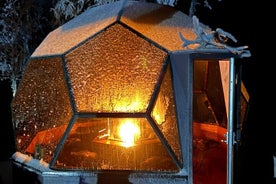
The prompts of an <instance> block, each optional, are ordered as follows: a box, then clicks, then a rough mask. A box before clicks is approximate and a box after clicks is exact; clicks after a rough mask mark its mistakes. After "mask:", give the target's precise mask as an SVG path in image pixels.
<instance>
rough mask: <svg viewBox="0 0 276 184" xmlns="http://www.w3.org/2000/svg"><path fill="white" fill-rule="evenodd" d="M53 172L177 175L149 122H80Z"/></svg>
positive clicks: (136, 120)
mask: <svg viewBox="0 0 276 184" xmlns="http://www.w3.org/2000/svg"><path fill="white" fill-rule="evenodd" d="M52 168H53V169H73V170H74V169H77V170H78V169H81V170H83V169H84V170H115V171H116V170H138V171H166V172H175V171H177V167H176V166H175V164H174V162H173V160H172V159H171V157H170V155H169V154H168V152H167V150H166V148H165V147H164V145H162V144H161V142H160V140H159V139H158V137H157V136H156V134H155V132H154V130H153V129H152V127H151V126H150V124H149V122H148V121H147V119H146V118H114V117H104V118H79V119H77V120H76V122H75V123H74V125H73V127H72V129H71V131H70V133H69V135H68V137H67V138H66V141H65V143H64V145H63V147H62V150H61V151H60V153H59V155H58V157H57V160H56V161H55V163H54V165H53V166H52Z"/></svg>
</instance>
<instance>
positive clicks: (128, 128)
mask: <svg viewBox="0 0 276 184" xmlns="http://www.w3.org/2000/svg"><path fill="white" fill-rule="evenodd" d="M119 135H120V138H121V140H122V142H123V144H122V146H124V147H131V146H134V144H135V141H136V140H137V139H139V137H140V129H139V126H138V125H136V124H134V123H133V122H132V121H131V120H127V121H126V122H124V123H123V124H121V126H120V127H119Z"/></svg>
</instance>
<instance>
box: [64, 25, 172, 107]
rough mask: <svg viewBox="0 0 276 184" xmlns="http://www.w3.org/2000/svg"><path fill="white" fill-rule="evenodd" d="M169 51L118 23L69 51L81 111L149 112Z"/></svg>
mask: <svg viewBox="0 0 276 184" xmlns="http://www.w3.org/2000/svg"><path fill="white" fill-rule="evenodd" d="M166 55H167V53H166V52H164V51H162V50H161V49H159V48H157V47H156V46H154V45H153V44H150V43H149V42H147V41H146V40H144V39H142V38H141V37H138V36H137V35H136V34H135V33H133V32H131V31H130V30H128V29H127V28H125V27H123V26H122V25H120V24H115V25H113V26H112V27H110V28H108V29H107V30H105V31H104V32H102V33H100V34H99V35H97V36H96V37H94V38H93V39H91V40H89V41H88V42H86V43H85V44H84V45H81V46H80V47H78V48H76V49H75V50H73V51H72V52H71V53H69V54H68V55H66V62H67V66H68V72H69V75H70V80H71V84H72V88H73V93H74V97H75V101H76V107H77V111H79V112H146V109H147V107H148V104H149V100H150V97H151V95H152V93H153V90H154V86H155V84H156V82H157V79H158V77H159V75H160V71H161V69H162V66H163V63H164V60H165V57H166Z"/></svg>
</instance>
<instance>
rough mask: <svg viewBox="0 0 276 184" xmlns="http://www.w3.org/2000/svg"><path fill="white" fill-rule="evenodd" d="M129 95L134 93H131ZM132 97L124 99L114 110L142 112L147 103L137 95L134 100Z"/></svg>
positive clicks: (118, 102)
mask: <svg viewBox="0 0 276 184" xmlns="http://www.w3.org/2000/svg"><path fill="white" fill-rule="evenodd" d="M128 93H129V94H132V93H134V92H132V91H129V92H128ZM131 98H132V96H127V97H124V98H123V97H122V98H120V100H117V102H116V103H115V105H114V110H115V111H119V112H130V111H141V110H143V109H144V108H145V107H144V105H145V104H146V103H145V101H143V100H141V98H140V97H139V95H136V96H135V97H134V98H132V99H131Z"/></svg>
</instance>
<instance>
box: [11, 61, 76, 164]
mask: <svg viewBox="0 0 276 184" xmlns="http://www.w3.org/2000/svg"><path fill="white" fill-rule="evenodd" d="M23 78H24V79H23V80H22V82H21V83H20V85H19V87H18V91H17V93H16V96H15V97H14V99H13V103H12V109H13V111H12V112H13V119H14V123H15V129H16V131H15V133H16V144H17V149H18V151H20V152H22V153H26V154H32V155H33V156H34V157H35V158H39V159H40V158H43V159H44V160H46V161H49V160H50V159H51V158H52V155H53V153H54V151H55V149H56V147H57V144H58V142H59V141H60V139H61V137H62V135H63V133H64V132H65V129H66V127H67V125H68V123H69V121H70V119H71V117H72V115H73V112H72V108H71V104H70V100H69V93H68V89H67V84H66V81H65V77H64V73H63V67H62V60H61V59H58V58H48V59H47V58H44V59H31V60H30V61H29V64H28V66H27V68H26V71H25V74H24V76H23Z"/></svg>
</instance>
